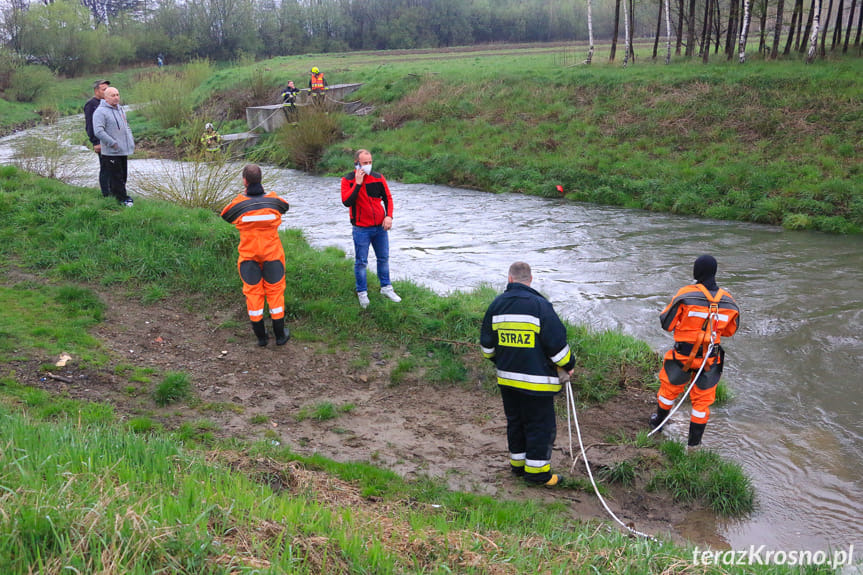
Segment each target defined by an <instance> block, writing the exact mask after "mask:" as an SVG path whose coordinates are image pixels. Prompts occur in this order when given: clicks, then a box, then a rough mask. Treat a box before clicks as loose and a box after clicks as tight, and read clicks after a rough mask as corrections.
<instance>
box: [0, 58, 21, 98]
mask: <svg viewBox="0 0 863 575" xmlns="http://www.w3.org/2000/svg"><path fill="white" fill-rule="evenodd" d="M20 66H21V63H20V61H19V59H18V56H17V55H16V54H15V52H13V51H11V50H9V49H7V48H2V47H0V92H2V91H5V90H8V89H9V86H10V85H11V82H12V75H13V74H14V73H15V70H17V69H18V68H19V67H20Z"/></svg>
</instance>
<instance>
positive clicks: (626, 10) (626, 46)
mask: <svg viewBox="0 0 863 575" xmlns="http://www.w3.org/2000/svg"><path fill="white" fill-rule="evenodd" d="M627 5H628V2H627V1H626V0H623V45H624V51H625V52H624V55H623V67H624V68H626V65H627V64H628V63H629V50H630V48H629V8H628V6H627Z"/></svg>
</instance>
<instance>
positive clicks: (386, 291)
mask: <svg viewBox="0 0 863 575" xmlns="http://www.w3.org/2000/svg"><path fill="white" fill-rule="evenodd" d="M381 295H382V296H384V297H385V298H387V299H389V300H390V301H394V302H396V303H398V302H400V301H402V298H400V297H399V294H397V293H396V290H394V289H393V286H391V285H388V286H384V287H382V288H381ZM357 299H358V300H359V301H360V307H361V308H363V309H366V308H367V307H369V292H367V291H358V292H357Z"/></svg>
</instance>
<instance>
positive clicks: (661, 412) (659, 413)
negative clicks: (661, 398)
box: [650, 407, 671, 429]
mask: <svg viewBox="0 0 863 575" xmlns="http://www.w3.org/2000/svg"><path fill="white" fill-rule="evenodd" d="M669 411H671V410H670V409H662V408H661V407H657V408H656V413H652V414H651V415H650V429H656V428H657V427H659V424H660V423H662V422H663V421H665V418H666V417H668V412H669Z"/></svg>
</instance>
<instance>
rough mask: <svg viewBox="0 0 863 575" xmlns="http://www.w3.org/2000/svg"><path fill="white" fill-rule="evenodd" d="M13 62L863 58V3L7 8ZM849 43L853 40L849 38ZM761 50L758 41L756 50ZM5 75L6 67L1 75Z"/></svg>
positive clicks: (168, 1)
mask: <svg viewBox="0 0 863 575" xmlns="http://www.w3.org/2000/svg"><path fill="white" fill-rule="evenodd" d="M4 2H5V3H4V4H3V5H2V10H0V42H2V45H3V49H2V51H3V53H2V55H0V81H2V80H3V74H4V70H5V69H6V68H8V65H6V64H4V63H6V62H8V61H17V62H26V63H31V64H42V65H44V66H47V67H48V68H50V69H51V70H52V71H53V72H55V73H60V74H64V75H67V76H74V75H77V74H81V73H84V72H89V71H93V70H98V69H105V68H111V67H115V66H118V65H124V64H130V63H136V62H141V61H147V60H151V61H152V60H155V58H156V57H157V55H160V54H161V55H164V57H165V59H166V61H167V62H168V63H170V62H172V61H173V62H178V61H187V60H189V59H192V58H209V59H213V60H231V59H238V58H246V57H252V58H259V57H272V56H279V55H290V54H302V53H309V52H337V51H348V50H388V49H411V48H441V47H447V46H463V45H471V44H483V43H492V42H513V43H524V42H575V41H586V42H587V43H588V44H589V46H590V56H589V57H588V62H589V61H590V58H591V57H592V55H593V45H594V41H595V40H600V41H603V42H609V41H610V42H611V49H610V52H609V54H608V58H609V59H610V60H614V59H615V58H616V57H617V52H618V42H619V41H622V42H623V43H624V51H623V59H624V63H627V62H628V61H629V59H630V58H632V57H634V56H635V51H634V49H633V45H634V44H635V43H636V42H645V41H651V40H652V41H653V43H654V49H653V57H654V58H656V57H657V54H658V51H659V45H660V42H663V43H664V47H665V49H666V61H668V60H670V56H671V51H672V49H673V50H674V52H675V53H676V54H678V55H680V56H683V57H688V58H693V59H694V58H698V57H700V58H702V59H703V60H704V61H707V59H708V57H709V55H710V54H711V52H712V53H713V54H717V55H718V54H722V55H723V56H724V57H725V58H728V59H731V58H734V57H739V58H740V60H741V61H744V60H745V56H746V50H747V49H748V48H747V40H748V39H749V38H750V37H752V38H757V53H758V54H760V55H761V56H763V57H766V58H778V57H783V56H784V57H788V56H794V57H799V56H798V54H804V55H805V57H806V58H807V59H808V60H810V61H811V60H812V59H813V58H815V57H817V56H819V55H820V56H826V55H827V54H828V52H830V53H833V54H847V53H851V54H854V55H858V56H859V55H860V53H861V44H860V39H861V27H863V6H861V4H863V0H793V5H792V0H788V4H787V5H786V0H603V1H602V2H597V1H596V0H41V1H31V0H4ZM852 38H853V39H852ZM752 44H753V45H754V44H755V42H754V41H753V42H752ZM4 66H5V68H4Z"/></svg>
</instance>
